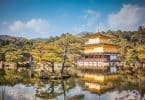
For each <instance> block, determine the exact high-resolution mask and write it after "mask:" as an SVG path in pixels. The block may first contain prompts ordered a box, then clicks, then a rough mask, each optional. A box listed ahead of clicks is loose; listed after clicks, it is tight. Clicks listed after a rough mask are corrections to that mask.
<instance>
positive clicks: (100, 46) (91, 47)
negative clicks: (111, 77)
mask: <svg viewBox="0 0 145 100" xmlns="http://www.w3.org/2000/svg"><path fill="white" fill-rule="evenodd" d="M86 38H87V41H86V42H85V45H84V54H83V55H82V57H81V59H80V60H78V62H77V65H78V66H79V68H80V69H82V68H83V69H84V68H85V69H103V70H105V69H107V68H108V66H112V65H114V64H115V65H117V64H118V62H119V53H118V46H117V45H115V44H113V43H112V42H111V39H112V38H114V37H113V36H111V35H108V34H101V33H96V34H93V35H89V36H87V37H86Z"/></svg>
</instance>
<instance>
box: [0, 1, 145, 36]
mask: <svg viewBox="0 0 145 100" xmlns="http://www.w3.org/2000/svg"><path fill="white" fill-rule="evenodd" d="M141 25H142V26H144V25H145V0H0V35H10V36H17V37H25V38H48V37H49V36H56V35H60V34H62V33H65V32H69V33H72V34H78V33H80V32H85V31H87V32H98V31H107V30H113V31H116V30H123V31H134V30H137V29H138V27H139V26H141Z"/></svg>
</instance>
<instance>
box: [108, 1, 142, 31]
mask: <svg viewBox="0 0 145 100" xmlns="http://www.w3.org/2000/svg"><path fill="white" fill-rule="evenodd" d="M141 25H145V7H139V6H137V5H131V4H127V5H123V7H122V8H121V9H120V11H118V12H117V13H112V14H110V15H109V16H108V26H109V28H110V29H113V30H119V29H120V30H136V29H137V28H138V26H141Z"/></svg>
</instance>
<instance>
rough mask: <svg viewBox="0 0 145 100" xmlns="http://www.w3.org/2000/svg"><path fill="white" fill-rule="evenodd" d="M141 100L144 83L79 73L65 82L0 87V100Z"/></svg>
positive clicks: (131, 78)
mask: <svg viewBox="0 0 145 100" xmlns="http://www.w3.org/2000/svg"><path fill="white" fill-rule="evenodd" d="M1 81H2V80H1ZM129 99H134V100H144V99H145V80H144V76H142V78H139V79H138V78H135V77H132V76H131V75H124V76H122V75H119V74H97V73H95V74H92V73H91V74H90V73H79V77H71V78H69V79H65V80H46V79H45V80H40V79H37V80H35V81H34V80H33V84H32V83H29V82H18V83H17V82H16V84H11V85H9V84H7V85H6V84H5V85H4V84H1V85H0V100H129Z"/></svg>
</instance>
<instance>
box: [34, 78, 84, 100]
mask: <svg viewBox="0 0 145 100" xmlns="http://www.w3.org/2000/svg"><path fill="white" fill-rule="evenodd" d="M41 82H42V81H41ZM42 84H47V85H45V86H44V85H42ZM41 86H42V87H39V88H38V89H37V93H36V96H37V97H39V98H41V99H53V98H57V97H58V98H59V97H60V96H61V97H62V98H63V99H64V100H68V98H69V100H74V99H73V98H75V100H77V98H82V97H83V96H82V95H81V96H80V95H78V94H77V95H74V96H73V97H68V96H67V93H68V92H69V91H70V90H71V89H73V88H74V87H75V86H76V81H75V79H71V78H70V79H67V80H52V81H50V80H49V81H48V83H46V82H43V83H41ZM79 100H80V99H79Z"/></svg>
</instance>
